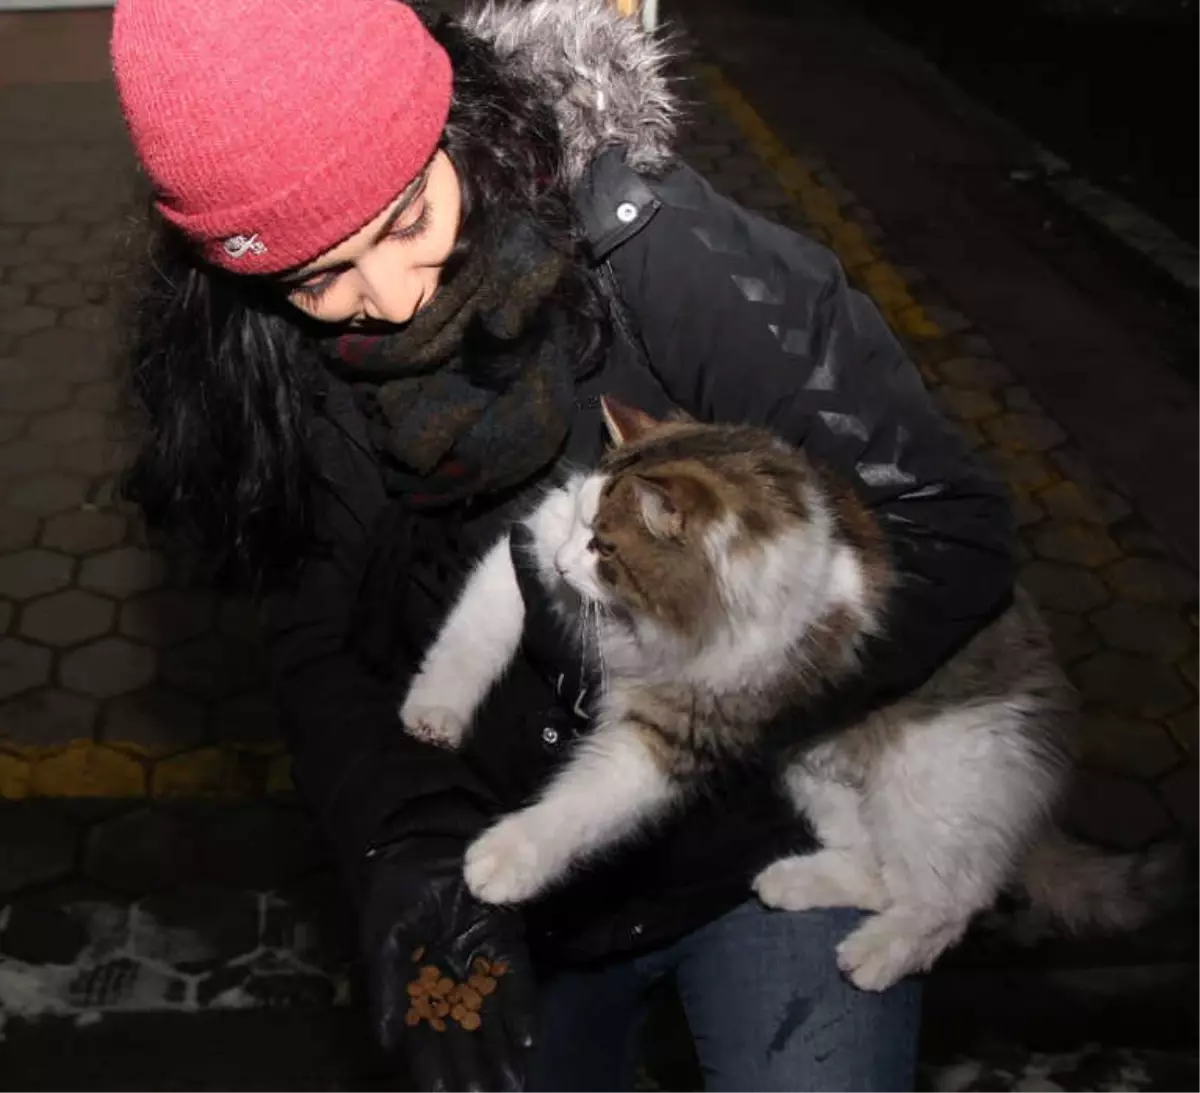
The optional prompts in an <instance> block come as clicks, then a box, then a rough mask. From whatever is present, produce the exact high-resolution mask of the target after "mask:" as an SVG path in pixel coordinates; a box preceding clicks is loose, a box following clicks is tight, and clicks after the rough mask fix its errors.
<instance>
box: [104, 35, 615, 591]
mask: <svg viewBox="0 0 1200 1093" xmlns="http://www.w3.org/2000/svg"><path fill="white" fill-rule="evenodd" d="M423 17H425V18H426V19H427V21H428V22H431V23H432V26H431V31H432V33H433V34H434V36H435V37H436V38H437V39H438V40H439V41H440V42H441V44H442V45H443V47H444V48H445V49H446V51H447V53H448V54H449V56H450V60H451V63H452V65H453V69H454V87H453V94H452V101H451V105H450V114H449V120H448V121H447V124H446V128H445V133H444V136H443V141H442V147H443V148H444V149H445V151H446V153H447V155H448V156H449V157H450V159H451V160H452V161H453V163H454V165H455V167H456V169H457V172H458V176H459V179H460V182H461V185H462V190H463V206H462V208H463V215H462V220H461V229H460V232H459V238H458V241H457V242H456V245H455V251H454V253H453V254H452V255H451V259H450V261H449V262H448V264H447V267H446V270H445V271H444V273H445V275H446V276H450V277H452V276H453V271H454V269H456V268H457V267H458V264H459V263H460V262H461V260H462V257H463V255H464V254H465V253H466V251H467V250H468V249H469V248H470V247H471V246H472V245H475V244H477V242H478V241H479V240H480V239H481V238H482V237H483V236H484V235H486V233H487V231H488V230H489V228H490V227H491V226H492V224H493V222H494V220H495V218H496V217H497V216H499V215H506V216H507V215H512V214H513V213H517V214H525V215H527V216H528V217H530V218H531V220H532V221H533V222H534V223H535V224H536V225H537V226H538V228H539V230H540V231H542V232H543V233H544V235H545V237H546V239H547V241H548V242H549V243H550V244H551V245H552V246H554V247H556V248H557V249H559V250H561V251H562V252H563V253H565V254H566V255H568V256H569V258H570V262H569V265H568V272H567V274H566V275H565V276H564V278H563V280H562V282H561V283H560V285H559V287H558V289H557V290H556V294H555V295H554V296H553V297H552V298H551V300H549V301H547V306H555V307H561V308H564V309H565V313H566V314H568V315H569V316H570V317H571V318H572V321H574V322H577V323H578V324H580V327H581V332H582V334H583V335H584V336H585V337H584V339H583V343H584V344H586V345H587V346H588V347H589V348H588V350H587V351H586V352H585V353H584V355H583V359H582V361H580V362H579V367H581V368H584V369H587V368H590V367H593V366H594V364H595V362H596V360H597V359H598V357H599V355H600V354H601V352H602V351H603V347H604V345H605V344H606V341H607V337H608V315H607V308H606V307H605V305H604V302H603V299H602V298H601V296H600V293H599V291H598V289H597V287H596V285H595V282H594V281H593V279H592V277H591V275H590V273H589V272H588V269H587V266H586V262H585V260H584V257H583V249H582V243H581V239H580V235H579V231H578V228H577V224H576V220H575V217H574V214H573V212H572V207H571V204H570V201H569V198H568V195H567V193H566V190H565V187H564V184H563V182H562V175H561V155H562V153H561V144H560V139H559V134H558V130H557V126H556V124H555V119H554V115H553V111H552V108H551V104H550V103H549V102H547V101H545V100H546V96H545V95H544V94H542V93H539V88H538V87H537V86H536V85H535V84H532V83H530V82H528V81H527V80H525V79H523V78H521V77H520V76H519V75H518V74H517V73H515V72H514V71H513V70H512V66H511V65H506V64H505V63H504V62H503V61H502V60H500V59H499V58H498V57H497V55H496V53H495V51H494V49H493V48H492V46H491V45H490V43H488V42H486V41H484V40H482V39H480V38H477V37H476V36H474V35H472V34H470V33H469V32H467V31H466V30H464V29H463V28H462V27H460V26H459V25H458V24H456V23H454V22H452V21H450V20H447V19H444V18H432V17H428V16H425V15H424V14H423ZM402 184H403V183H401V185H402ZM398 189H399V187H398ZM156 219H157V218H156ZM330 333H331V331H330V330H329V329H328V328H325V327H322V326H320V325H319V324H314V323H313V322H312V321H311V320H306V319H305V318H304V316H303V315H302V314H300V313H299V312H298V311H296V310H295V309H293V308H292V307H291V306H290V305H289V304H288V303H287V302H286V300H285V299H284V298H283V296H282V294H281V292H280V291H279V289H278V286H276V285H275V284H274V283H273V282H272V281H271V280H270V279H267V278H253V277H245V276H237V275H234V274H230V273H227V272H225V271H224V270H220V269H217V268H215V267H212V266H209V265H206V264H205V263H203V262H202V261H201V260H200V259H199V258H198V256H197V255H196V254H195V253H194V252H193V250H192V249H191V248H190V247H189V245H188V243H187V242H186V241H185V240H184V239H182V238H181V237H180V236H179V235H178V234H177V233H176V232H175V231H174V230H173V229H172V228H171V227H170V226H169V225H167V224H165V223H164V222H161V220H158V222H157V224H156V228H155V237H154V240H153V242H152V244H151V248H150V253H149V255H148V262H147V271H146V280H145V284H144V286H142V287H141V289H140V291H139V293H138V297H137V300H136V311H135V315H134V320H133V323H132V337H133V344H132V346H131V357H132V360H131V367H130V372H129V393H130V395H131V396H132V402H133V404H134V408H135V410H136V411H137V412H138V414H139V416H140V417H141V419H142V425H143V426H144V442H143V444H142V446H141V449H140V451H139V454H138V455H137V457H136V459H135V461H134V464H133V466H132V468H131V469H130V471H129V472H128V474H127V475H126V478H125V484H124V489H125V494H126V496H127V497H128V498H129V499H130V500H132V501H134V502H135V503H137V504H138V505H140V506H141V508H142V510H143V512H144V513H145V516H146V519H147V522H148V524H149V525H150V526H151V527H155V528H158V529H161V530H163V531H165V532H167V533H169V534H171V535H172V536H174V537H176V538H178V539H181V540H183V541H184V542H185V543H186V544H187V545H188V546H189V547H190V548H191V549H192V551H193V552H194V553H195V554H196V555H197V556H198V557H199V559H200V560H201V562H202V564H203V567H204V570H205V571H206V572H207V574H208V576H209V577H210V578H211V579H213V580H215V581H216V582H218V583H220V584H222V585H225V586H238V587H249V588H251V589H252V590H256V591H261V590H263V589H264V588H266V587H269V586H270V585H271V584H272V583H273V582H274V581H275V580H276V579H278V578H279V577H280V576H283V575H286V574H287V573H288V572H289V571H290V570H292V569H293V567H294V566H295V565H296V564H297V563H298V562H299V561H300V559H301V558H302V557H303V555H304V554H305V553H306V552H307V551H308V550H309V549H310V547H311V545H312V528H311V520H310V511H309V489H310V487H311V483H312V480H313V479H312V476H313V475H314V474H315V473H316V469H315V467H314V466H313V465H312V463H311V460H310V455H309V444H308V441H309V435H308V430H309V421H310V416H311V414H312V410H313V406H314V402H315V399H316V398H317V396H318V394H319V390H320V385H321V380H322V375H323V370H322V366H321V355H322V352H323V349H322V343H323V341H325V340H326V339H328V337H329V336H330ZM481 367H482V368H486V367H487V364H486V361H485V362H484V363H483V364H482V365H481ZM496 378H497V381H498V382H500V381H502V377H496Z"/></svg>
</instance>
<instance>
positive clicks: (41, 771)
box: [0, 740, 292, 801]
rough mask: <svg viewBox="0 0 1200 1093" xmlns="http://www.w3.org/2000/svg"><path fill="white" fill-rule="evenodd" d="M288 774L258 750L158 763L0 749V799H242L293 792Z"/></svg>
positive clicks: (127, 755)
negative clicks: (264, 794) (265, 794)
mask: <svg viewBox="0 0 1200 1093" xmlns="http://www.w3.org/2000/svg"><path fill="white" fill-rule="evenodd" d="M264 768H265V775H264ZM290 771H291V760H290V758H289V757H288V756H286V755H279V754H274V755H273V754H270V753H269V752H265V751H264V750H263V747H262V745H261V744H255V745H247V746H246V747H240V746H238V745H237V744H232V745H228V746H225V747H213V746H203V747H198V748H194V749H192V750H191V751H186V752H182V753H180V754H177V755H170V756H164V757H162V758H158V759H155V758H153V757H151V756H150V755H149V753H148V752H147V751H146V750H145V749H144V748H141V747H139V746H138V745H136V744H128V743H124V742H120V741H117V742H113V743H112V744H98V743H96V742H95V741H93V740H72V741H71V742H70V743H67V744H63V745H61V746H58V747H20V748H6V749H4V750H0V800H8V801H19V800H29V799H33V798H44V797H55V798H62V797H70V798H127V797H151V798H156V799H161V800H179V799H189V800H191V799H197V798H221V799H245V798H250V797H258V796H262V794H263V793H267V794H276V793H288V792H291V788H292V787H291V776H290Z"/></svg>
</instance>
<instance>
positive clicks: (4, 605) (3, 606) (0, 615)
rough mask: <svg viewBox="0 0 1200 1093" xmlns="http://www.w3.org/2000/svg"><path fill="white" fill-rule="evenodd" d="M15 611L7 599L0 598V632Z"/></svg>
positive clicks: (4, 629)
mask: <svg viewBox="0 0 1200 1093" xmlns="http://www.w3.org/2000/svg"><path fill="white" fill-rule="evenodd" d="M15 614H16V611H15V610H14V608H13V605H12V604H11V603H9V602H8V600H0V634H3V633H4V632H5V631H6V630H7V629H8V627H9V623H11V622H12V620H13V615H15Z"/></svg>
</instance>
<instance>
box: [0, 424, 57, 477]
mask: <svg viewBox="0 0 1200 1093" xmlns="http://www.w3.org/2000/svg"><path fill="white" fill-rule="evenodd" d="M35 420H36V419H35ZM54 459H55V452H54V449H53V448H52V447H50V445H48V444H44V443H41V442H40V441H36V440H31V439H29V438H28V437H22V438H21V439H19V440H10V441H9V442H8V443H7V444H0V479H4V480H8V479H15V478H28V477H29V476H30V475H33V474H41V473H44V472H45V471H48V470H50V468H51V467H53V466H54Z"/></svg>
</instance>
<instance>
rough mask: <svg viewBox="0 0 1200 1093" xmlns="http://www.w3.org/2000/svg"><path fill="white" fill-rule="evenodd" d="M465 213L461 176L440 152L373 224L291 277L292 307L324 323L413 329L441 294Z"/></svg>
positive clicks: (285, 281)
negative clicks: (418, 315) (396, 325)
mask: <svg viewBox="0 0 1200 1093" xmlns="http://www.w3.org/2000/svg"><path fill="white" fill-rule="evenodd" d="M461 205H462V193H461V191H460V189H459V185H458V174H457V173H456V172H455V170H454V165H453V164H452V163H451V162H450V157H449V156H447V155H446V153H445V152H443V151H440V150H439V151H438V152H437V153H436V154H435V155H434V157H433V159H431V160H430V161H429V166H428V167H427V168H426V169H425V170H424V171H423V172H422V173H421V174H420V175H418V176H417V178H416V179H414V180H413V182H412V183H410V184H409V185H408V186H407V187H406V188H405V189H404V191H403V192H402V193H401V194H400V195H399V197H397V198H396V200H395V201H393V202H392V203H391V204H389V205H388V207H387V208H386V209H384V210H383V212H381V213H380V214H379V215H378V216H377V217H375V219H374V220H372V221H371V222H370V223H369V224H367V225H366V226H365V227H364V228H362V229H361V230H359V231H357V232H355V233H354V235H352V236H350V238H349V239H346V240H345V241H343V242H341V243H339V244H338V245H337V246H336V247H334V248H333V249H332V250H328V251H326V252H325V253H324V254H322V255H321V256H320V257H318V258H315V259H313V261H311V262H309V263H308V264H307V265H306V266H303V267H301V268H300V269H299V270H297V271H295V272H294V273H289V274H287V275H286V276H285V277H284V278H283V284H284V288H285V290H286V292H287V295H288V299H289V300H290V301H291V302H292V303H293V304H294V305H295V306H296V307H298V308H299V309H300V310H301V311H303V312H304V313H305V314H307V315H311V316H312V317H313V318H314V319H318V320H320V321H321V322H327V323H361V322H364V321H367V320H374V321H378V322H386V323H406V322H408V321H409V319H411V318H412V317H413V316H414V315H415V314H416V313H417V312H418V311H420V309H421V308H422V307H424V306H425V305H426V304H427V303H429V301H430V300H432V299H433V296H434V294H435V293H436V292H437V289H438V281H439V279H440V278H441V274H442V267H443V266H444V265H445V263H446V260H447V258H449V257H450V252H451V250H452V249H453V247H454V241H455V239H456V238H457V237H458V220H459V214H460V211H461Z"/></svg>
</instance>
